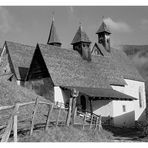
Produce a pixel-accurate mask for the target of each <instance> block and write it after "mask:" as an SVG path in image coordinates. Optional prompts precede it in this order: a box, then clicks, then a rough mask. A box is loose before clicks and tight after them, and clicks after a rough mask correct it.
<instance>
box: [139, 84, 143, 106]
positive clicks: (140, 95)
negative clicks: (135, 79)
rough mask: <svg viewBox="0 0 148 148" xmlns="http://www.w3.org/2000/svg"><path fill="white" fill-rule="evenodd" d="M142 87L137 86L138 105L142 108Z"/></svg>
mask: <svg viewBox="0 0 148 148" xmlns="http://www.w3.org/2000/svg"><path fill="white" fill-rule="evenodd" d="M142 101H143V100H142V88H141V87H139V107H140V108H142V106H143V102H142Z"/></svg>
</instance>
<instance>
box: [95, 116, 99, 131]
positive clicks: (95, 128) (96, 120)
mask: <svg viewBox="0 0 148 148" xmlns="http://www.w3.org/2000/svg"><path fill="white" fill-rule="evenodd" d="M98 120H99V119H98V117H97V120H96V127H95V130H96V129H97V126H98Z"/></svg>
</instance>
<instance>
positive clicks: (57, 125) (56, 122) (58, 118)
mask: <svg viewBox="0 0 148 148" xmlns="http://www.w3.org/2000/svg"><path fill="white" fill-rule="evenodd" d="M61 105H62V104H60V109H59V113H58V117H57V121H56V126H58V121H59V117H60V113H61Z"/></svg>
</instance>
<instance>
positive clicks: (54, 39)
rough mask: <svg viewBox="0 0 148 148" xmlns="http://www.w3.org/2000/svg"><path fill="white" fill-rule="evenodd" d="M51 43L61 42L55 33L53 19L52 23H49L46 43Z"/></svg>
mask: <svg viewBox="0 0 148 148" xmlns="http://www.w3.org/2000/svg"><path fill="white" fill-rule="evenodd" d="M53 43H58V44H61V42H60V40H59V37H58V35H57V32H56V28H55V25H54V20H52V24H51V28H50V32H49V38H48V41H47V44H53Z"/></svg>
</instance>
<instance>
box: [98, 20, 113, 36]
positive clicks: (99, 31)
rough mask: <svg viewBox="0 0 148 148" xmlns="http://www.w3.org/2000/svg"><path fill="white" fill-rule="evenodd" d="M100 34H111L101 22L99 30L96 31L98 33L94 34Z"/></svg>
mask: <svg viewBox="0 0 148 148" xmlns="http://www.w3.org/2000/svg"><path fill="white" fill-rule="evenodd" d="M102 32H107V33H109V34H111V32H110V30H109V28H108V26H107V25H106V24H105V22H104V21H103V22H102V24H101V26H100V28H99V29H98V31H97V32H96V34H99V33H102Z"/></svg>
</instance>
